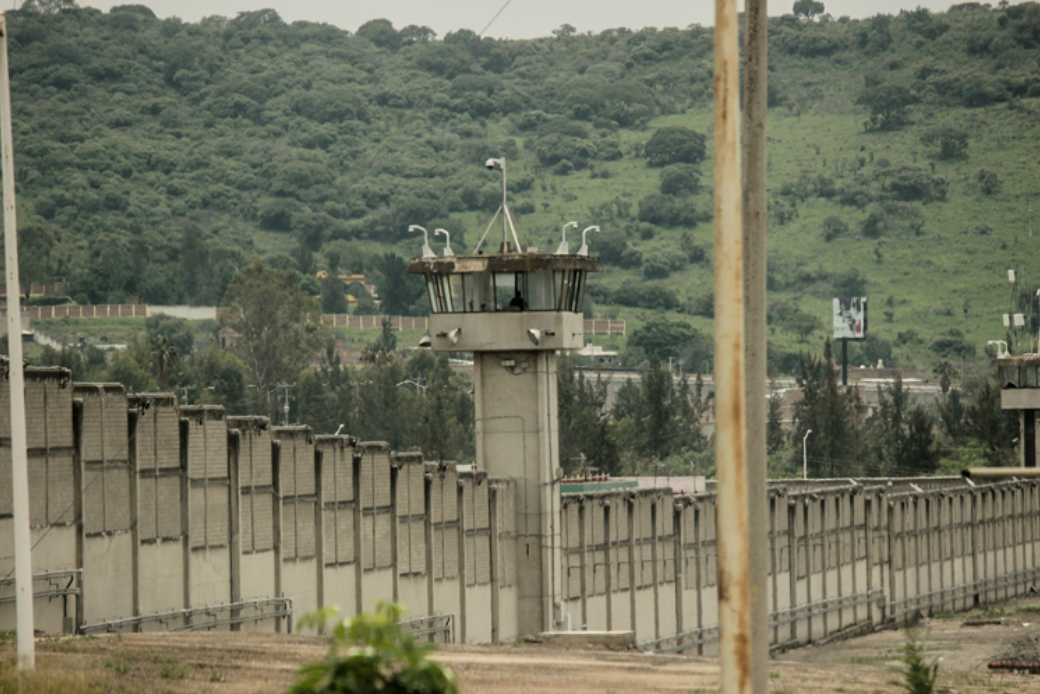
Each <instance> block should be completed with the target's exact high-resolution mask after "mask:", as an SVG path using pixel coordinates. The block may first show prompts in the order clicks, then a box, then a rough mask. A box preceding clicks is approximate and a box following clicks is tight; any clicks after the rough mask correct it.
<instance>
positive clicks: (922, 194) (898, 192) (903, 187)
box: [888, 164, 950, 202]
mask: <svg viewBox="0 0 1040 694" xmlns="http://www.w3.org/2000/svg"><path fill="white" fill-rule="evenodd" d="M949 187H950V183H949V181H947V180H946V178H944V177H943V176H933V175H932V174H931V173H930V172H929V171H928V170H927V169H925V168H924V167H921V166H917V165H914V164H903V165H902V166H898V167H895V168H893V169H892V174H891V177H890V178H889V180H888V189H889V191H890V192H891V193H892V195H893V196H894V197H895V198H897V199H898V200H903V201H920V202H932V201H935V200H945V199H946V191H947V190H949Z"/></svg>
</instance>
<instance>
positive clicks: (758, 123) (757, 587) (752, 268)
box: [741, 0, 770, 694]
mask: <svg viewBox="0 0 1040 694" xmlns="http://www.w3.org/2000/svg"><path fill="white" fill-rule="evenodd" d="M766 6H767V0H745V3H744V118H743V127H742V128H741V135H742V139H743V150H744V151H743V157H744V158H743V162H742V165H743V166H742V173H743V179H744V194H743V225H744V234H743V241H744V265H743V266H744V331H745V343H744V358H745V372H746V376H747V383H746V384H745V388H744V394H745V398H746V403H747V405H746V407H747V429H746V441H747V469H748V528H749V530H750V533H751V535H750V537H749V538H748V551H749V561H750V564H749V580H750V584H749V585H750V594H751V688H752V691H754V692H755V693H756V694H767V692H768V691H769V598H768V595H769V590H768V584H767V582H768V576H769V557H770V553H769V537H768V534H769V523H770V519H769V516H768V515H767V514H768V511H769V493H768V490H767V483H766V480H767V478H768V464H767V463H768V461H767V457H766V419H767V408H766V378H767V374H766V222H767V210H766V105H767V98H768V92H767V69H766V67H767V49H766V37H767V34H768V26H767V24H766V22H767V14H766V9H767V7H766Z"/></svg>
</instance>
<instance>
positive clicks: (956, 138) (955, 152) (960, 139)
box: [921, 125, 970, 159]
mask: <svg viewBox="0 0 1040 694" xmlns="http://www.w3.org/2000/svg"><path fill="white" fill-rule="evenodd" d="M969 138H970V135H969V134H968V132H967V131H964V130H961V129H960V128H955V127H953V126H952V125H941V126H939V127H938V128H932V129H931V130H929V131H927V132H926V133H925V134H924V135H921V144H923V145H926V146H928V147H932V146H936V145H937V146H938V147H939V158H940V159H956V158H957V157H960V156H963V155H964V153H965V152H966V151H967V150H968V139H969Z"/></svg>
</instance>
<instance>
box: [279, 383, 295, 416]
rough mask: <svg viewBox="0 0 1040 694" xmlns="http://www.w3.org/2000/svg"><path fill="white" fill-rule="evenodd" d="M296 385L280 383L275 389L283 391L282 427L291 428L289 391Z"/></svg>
mask: <svg viewBox="0 0 1040 694" xmlns="http://www.w3.org/2000/svg"><path fill="white" fill-rule="evenodd" d="M295 387H296V384H295V383H278V384H276V385H275V388H281V389H282V426H283V427H287V426H289V389H290V388H295Z"/></svg>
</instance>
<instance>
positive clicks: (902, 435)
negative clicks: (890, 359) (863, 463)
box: [869, 373, 939, 476]
mask: <svg viewBox="0 0 1040 694" xmlns="http://www.w3.org/2000/svg"><path fill="white" fill-rule="evenodd" d="M869 433H870V434H871V438H872V439H873V441H872V442H873V444H874V446H873V447H874V450H875V460H876V461H877V462H876V463H875V464H876V465H877V466H878V467H877V470H876V471H877V472H878V473H880V474H886V475H894V476H911V475H921V474H929V473H931V472H934V471H935V468H936V467H937V465H938V463H939V451H938V449H937V448H936V445H935V434H934V422H933V421H932V417H931V415H929V414H928V413H927V412H926V411H925V410H924V409H923V408H922V407H920V406H918V407H913V406H911V404H910V391H909V390H908V389H907V388H904V387H903V379H902V377H901V376H900V375H899V374H898V373H897V374H896V379H895V381H894V382H893V383H891V384H889V385H887V386H884V387H882V386H878V408H877V412H876V414H875V416H874V418H873V419H872V420H871V422H870V426H869Z"/></svg>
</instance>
